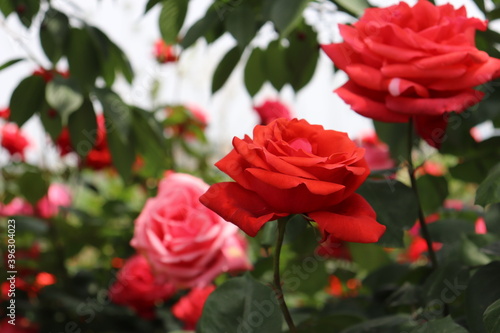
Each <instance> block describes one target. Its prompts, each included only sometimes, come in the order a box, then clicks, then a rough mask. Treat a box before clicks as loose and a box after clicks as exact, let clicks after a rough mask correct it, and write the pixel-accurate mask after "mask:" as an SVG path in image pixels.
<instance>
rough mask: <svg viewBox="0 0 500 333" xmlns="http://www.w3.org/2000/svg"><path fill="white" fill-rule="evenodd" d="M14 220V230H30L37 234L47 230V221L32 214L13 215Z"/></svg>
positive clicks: (44, 232)
mask: <svg viewBox="0 0 500 333" xmlns="http://www.w3.org/2000/svg"><path fill="white" fill-rule="evenodd" d="M12 218H13V219H14V220H16V232H18V233H24V232H32V233H34V234H37V235H43V234H46V233H47V231H48V230H49V226H48V225H47V222H45V221H44V220H42V219H39V218H36V217H33V216H13V217H12Z"/></svg>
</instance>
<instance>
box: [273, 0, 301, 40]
mask: <svg viewBox="0 0 500 333" xmlns="http://www.w3.org/2000/svg"><path fill="white" fill-rule="evenodd" d="M308 3H309V0H276V1H274V4H273V6H272V8H271V21H272V22H273V23H274V26H275V28H276V30H277V31H278V32H279V33H280V35H281V36H282V37H285V36H287V35H288V33H290V31H292V30H293V28H294V27H295V26H296V24H297V23H298V22H299V21H300V19H301V18H302V12H303V11H304V9H305V8H306V6H307V4H308Z"/></svg>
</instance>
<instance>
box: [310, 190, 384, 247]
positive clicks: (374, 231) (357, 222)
mask: <svg viewBox="0 0 500 333" xmlns="http://www.w3.org/2000/svg"><path fill="white" fill-rule="evenodd" d="M307 215H308V216H309V217H310V218H312V219H313V220H314V221H316V223H318V227H319V228H320V229H321V230H322V231H323V232H325V231H326V232H327V233H329V234H331V235H332V236H334V237H335V238H337V239H340V240H343V241H347V242H357V243H373V242H377V241H378V240H379V239H380V237H381V236H382V234H383V233H384V232H385V229H386V227H385V226H384V225H382V224H380V223H378V222H377V221H376V220H375V218H376V214H375V212H374V211H373V209H372V207H371V206H370V204H369V203H368V202H367V201H366V200H365V199H364V198H363V197H362V196H361V195H359V194H357V193H355V194H353V195H351V196H350V197H349V198H347V199H346V200H344V201H342V202H341V203H340V204H339V205H337V206H336V207H334V208H333V209H332V210H331V211H322V212H313V213H309V214H307Z"/></svg>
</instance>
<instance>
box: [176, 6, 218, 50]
mask: <svg viewBox="0 0 500 333" xmlns="http://www.w3.org/2000/svg"><path fill="white" fill-rule="evenodd" d="M219 21H220V19H219V17H218V16H217V13H216V12H215V10H212V9H209V10H208V11H207V13H206V14H205V16H204V17H202V18H201V19H199V20H198V21H196V23H194V24H193V25H192V26H191V27H190V28H189V30H188V31H187V32H186V34H185V35H184V37H183V38H182V40H181V42H180V45H181V46H182V47H183V48H185V49H187V48H188V47H190V46H191V45H193V44H194V42H196V41H197V40H198V38H200V37H203V36H205V35H206V34H207V33H208V32H209V31H211V30H212V29H213V28H214V27H215V26H216V25H217V23H219Z"/></svg>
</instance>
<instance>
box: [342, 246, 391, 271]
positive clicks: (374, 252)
mask: <svg viewBox="0 0 500 333" xmlns="http://www.w3.org/2000/svg"><path fill="white" fill-rule="evenodd" d="M347 245H348V246H349V252H350V253H351V256H352V259H353V262H355V263H356V264H357V265H359V267H361V268H363V269H365V270H367V271H368V272H371V271H373V270H375V269H377V268H379V267H380V266H383V265H387V264H389V263H390V262H391V260H390V259H389V255H388V254H387V253H386V252H385V251H384V249H383V248H382V247H381V246H380V245H377V244H362V243H347Z"/></svg>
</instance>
